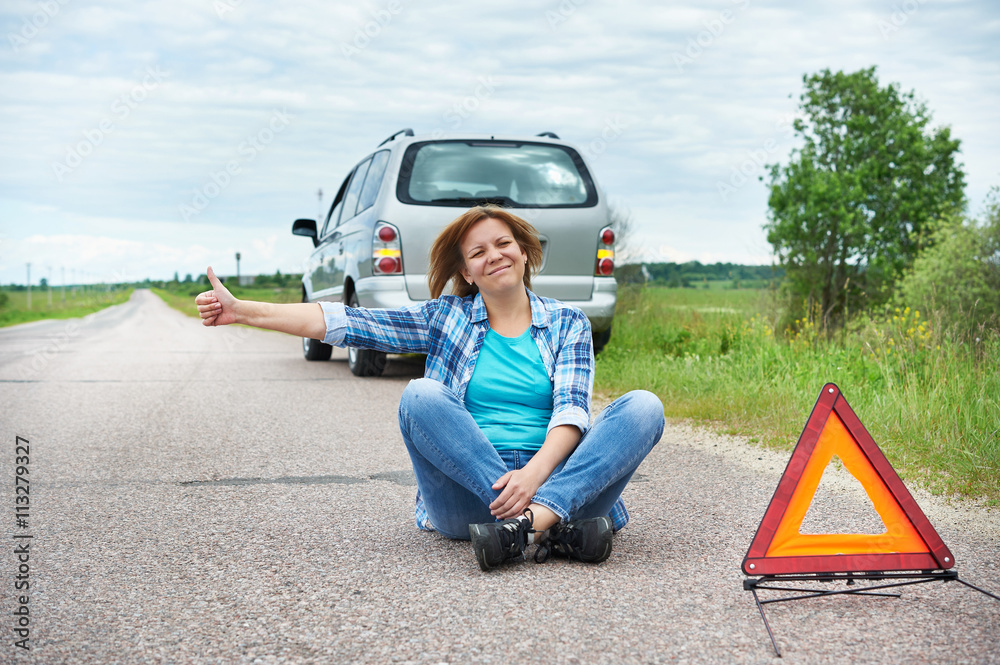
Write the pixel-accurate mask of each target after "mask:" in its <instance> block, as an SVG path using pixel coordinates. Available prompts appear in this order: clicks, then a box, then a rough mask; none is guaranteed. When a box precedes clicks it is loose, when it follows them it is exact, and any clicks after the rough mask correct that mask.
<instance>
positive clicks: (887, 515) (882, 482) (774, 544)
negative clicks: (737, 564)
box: [743, 383, 955, 575]
mask: <svg viewBox="0 0 1000 665" xmlns="http://www.w3.org/2000/svg"><path fill="white" fill-rule="evenodd" d="M835 455H836V456H837V457H839V458H840V460H841V461H842V462H843V464H844V466H845V467H846V468H847V470H848V471H849V472H850V473H851V474H852V475H853V476H854V477H855V478H856V479H857V480H858V481H859V482H860V483H861V485H862V487H864V489H865V492H867V493H868V498H869V499H871V502H872V505H873V506H874V508H875V511H876V512H877V513H878V514H879V517H881V518H882V522H883V523H884V524H885V527H886V530H885V532H884V533H881V534H859V533H831V534H803V533H800V532H799V529H800V527H801V526H802V520H803V518H804V517H805V515H806V512H807V511H808V510H809V505H810V503H811V502H812V499H813V496H814V495H815V493H816V488H817V487H818V486H819V482H820V478H822V476H823V471H824V470H825V469H826V467H827V465H828V464H829V463H830V460H831V459H832V458H833V457H834V456H835ZM954 565H955V559H954V557H953V556H952V554H951V552H950V551H949V550H948V548H947V546H945V544H944V542H943V541H942V540H941V538H940V536H938V534H937V531H935V530H934V527H933V526H932V525H931V523H930V521H928V519H927V517H926V516H925V515H924V513H923V511H921V510H920V507H919V506H918V505H917V502H916V501H914V500H913V497H912V496H911V495H910V492H909V491H908V490H907V489H906V486H905V485H903V481H902V480H900V478H899V476H898V475H897V474H896V471H895V470H894V469H893V468H892V465H890V464H889V461H888V460H887V459H886V458H885V455H883V454H882V451H881V450H880V449H879V447H878V446H877V445H876V444H875V441H874V439H872V437H871V435H870V434H868V431H867V430H866V429H865V427H864V425H862V424H861V421H860V420H859V419H858V417H857V416H856V415H855V414H854V411H853V410H852V409H851V407H850V405H849V404H848V403H847V400H846V399H844V396H843V395H842V394H841V392H840V389H839V388H838V387H837V386H836V385H834V384H832V383H828V384H826V385H825V386H823V390H822V392H821V393H820V396H819V399H817V400H816V406H815V407H813V410H812V413H811V414H810V415H809V420H808V421H807V422H806V426H805V429H803V430H802V435H801V436H800V437H799V441H798V443H797V444H796V446H795V450H794V451H793V452H792V457H791V459H790V460H789V461H788V466H787V467H785V472H784V474H782V476H781V480H780V481H779V482H778V488H777V489H776V490H775V492H774V496H773V497H772V498H771V503H770V504H768V507H767V511H766V512H765V513H764V518H763V519H762V520H761V523H760V526H759V527H758V528H757V534H756V535H755V536H754V539H753V542H752V543H751V544H750V549H749V550H748V551H747V555H746V557H745V558H744V559H743V572H744V573H745V574H747V575H789V574H812V573H852V572H886V571H904V570H920V571H924V570H937V569H940V570H947V569H949V568H952V567H954Z"/></svg>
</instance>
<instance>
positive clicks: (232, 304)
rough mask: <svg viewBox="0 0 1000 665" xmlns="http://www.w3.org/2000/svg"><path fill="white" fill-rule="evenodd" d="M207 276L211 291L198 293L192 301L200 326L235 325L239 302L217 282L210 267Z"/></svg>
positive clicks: (217, 279)
mask: <svg viewBox="0 0 1000 665" xmlns="http://www.w3.org/2000/svg"><path fill="white" fill-rule="evenodd" d="M207 274H208V281H209V282H211V284H212V290H211V291H204V292H202V293H199V294H198V295H197V297H195V299H194V302H195V304H196V305H197V306H198V314H199V315H200V316H201V323H202V325H205V326H227V325H229V324H231V323H236V305H237V303H238V302H239V301H238V300H237V299H236V298H234V297H233V294H232V293H230V292H229V289H227V288H226V287H225V286H224V285H223V284H222V282H221V281H219V278H218V277H216V276H215V272H214V271H213V270H212V267H211V266H209V267H208V273H207Z"/></svg>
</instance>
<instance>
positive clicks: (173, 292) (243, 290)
mask: <svg viewBox="0 0 1000 665" xmlns="http://www.w3.org/2000/svg"><path fill="white" fill-rule="evenodd" d="M228 288H229V291H230V293H232V294H233V295H234V296H236V297H237V298H240V299H241V300H258V301H262V302H301V301H302V287H301V286H299V285H297V284H296V285H295V286H289V287H283V288H254V287H228ZM205 290H207V289H206V288H205V287H204V286H199V285H196V284H195V285H192V284H179V285H177V286H174V287H168V288H162V289H161V288H156V287H153V289H152V291H153V293H155V294H156V295H158V296H159V297H160V298H161V299H162V300H163V302H165V303H167V304H168V305H169V306H171V307H173V308H174V309H176V310H177V311H179V312H182V313H184V314H187V315H188V316H193V317H194V318H196V319H197V318H200V317H199V316H198V308H197V307H196V306H195V304H194V298H195V296H197V295H198V294H199V293H201V292H202V291H205Z"/></svg>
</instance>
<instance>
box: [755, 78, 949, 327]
mask: <svg viewBox="0 0 1000 665" xmlns="http://www.w3.org/2000/svg"><path fill="white" fill-rule="evenodd" d="M803 82H804V84H805V90H804V92H803V93H802V95H801V97H800V109H801V112H802V117H801V118H799V119H797V120H796V121H795V125H794V126H795V132H796V135H797V136H798V137H799V138H800V139H801V140H802V145H801V147H799V148H797V149H796V150H794V151H793V152H792V154H791V157H790V160H789V163H788V164H787V165H785V166H781V165H780V164H773V165H770V166H769V169H770V182H769V188H770V197H769V199H768V206H769V208H770V210H769V214H768V217H769V221H768V223H767V224H765V227H764V228H765V229H766V230H767V239H768V241H769V242H770V243H771V244H772V246H773V247H774V252H775V254H776V255H777V257H778V259H779V261H780V262H781V264H782V266H783V267H784V268H785V270H786V274H787V279H788V281H787V288H788V289H789V290H790V291H791V293H792V295H793V296H794V298H795V300H796V301H797V302H799V303H805V305H806V314H808V315H809V317H810V318H811V319H813V318H818V319H819V321H818V323H819V324H820V325H821V326H824V327H826V328H827V329H829V328H831V327H836V326H837V325H839V324H841V323H842V322H843V319H844V314H845V312H846V311H848V310H849V309H852V308H853V309H857V308H858V306H864V305H876V304H880V303H883V302H886V301H887V300H888V299H889V297H890V296H891V287H892V285H893V283H894V282H895V281H896V280H897V279H898V278H899V277H900V276H901V275H902V274H903V272H904V271H905V270H906V269H907V268H908V267H909V266H911V265H912V263H913V260H914V258H915V257H916V255H917V254H918V253H919V251H920V250H921V249H922V248H923V247H925V246H926V245H928V244H929V243H930V242H932V241H933V237H932V234H931V231H932V230H933V228H934V227H935V221H936V220H939V219H941V218H942V217H943V216H944V215H946V214H949V213H953V212H955V211H957V210H960V209H961V208H962V207H963V206H964V188H965V176H964V173H963V171H962V166H961V164H959V163H958V162H957V161H956V157H957V153H958V151H959V143H960V141H959V140H958V139H952V138H951V130H950V129H949V128H948V127H941V128H938V129H934V130H932V129H931V128H930V127H929V126H928V125H929V122H930V113H929V112H928V110H927V108H926V106H925V105H924V104H923V103H920V102H917V101H915V99H914V93H913V92H909V93H903V92H901V91H900V89H899V86H898V85H897V84H895V83H892V84H889V85H888V86H886V87H880V86H879V84H878V80H877V78H876V75H875V67H872V68H870V69H863V70H861V71H858V72H854V73H852V74H845V73H843V72H837V73H835V74H834V73H831V72H830V70H828V69H827V70H823V71H821V72H819V73H818V74H813V75H812V76H804V77H803Z"/></svg>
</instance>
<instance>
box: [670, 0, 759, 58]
mask: <svg viewBox="0 0 1000 665" xmlns="http://www.w3.org/2000/svg"><path fill="white" fill-rule="evenodd" d="M733 4H734V5H736V6H737V7H736V8H737V9H739V10H744V9H746V8H747V7H749V6H750V0H733ZM735 20H736V14H735V13H734V12H733V11H731V10H728V9H725V10H723V11H721V12H718V15H717V16H715V17H713V18H711V19H707V20H705V21H702V25H703V26H705V29H704V30H702V31H701V32H699V33H698V34H697V35H695V36H694V37H691V38H689V39H688V42H687V46H686V47H685V48H684V52H683V53H677V52H675V53H674V64H675V65H677V71H678V72H683V71H684V67H685V66H687V65H693V64H694V61H695V60H697V59H698V58H700V57H701V55H702V54H703V53H704V52H705V49H707V48H709V47H710V46H712V45H713V44H715V41H716V40H717V39H718V38H719V37H721V36H722V35H723V33H725V31H726V28H727V27H728V26H729V24H730V23H732V22H733V21H735Z"/></svg>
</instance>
